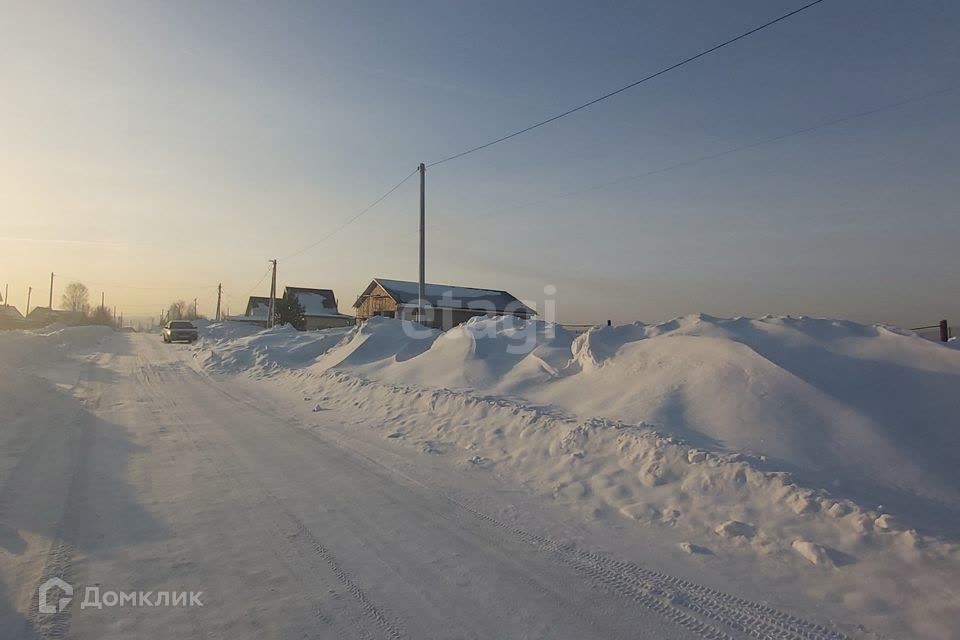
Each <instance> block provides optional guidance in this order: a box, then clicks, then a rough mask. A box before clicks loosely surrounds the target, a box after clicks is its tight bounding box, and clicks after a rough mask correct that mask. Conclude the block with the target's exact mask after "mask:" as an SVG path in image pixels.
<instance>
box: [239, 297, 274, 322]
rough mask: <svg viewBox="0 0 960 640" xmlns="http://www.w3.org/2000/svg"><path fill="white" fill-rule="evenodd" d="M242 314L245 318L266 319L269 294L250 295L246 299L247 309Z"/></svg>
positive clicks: (268, 310)
mask: <svg viewBox="0 0 960 640" xmlns="http://www.w3.org/2000/svg"><path fill="white" fill-rule="evenodd" d="M277 302H279V300H278V301H277ZM243 315H244V317H247V318H262V319H263V320H266V319H267V318H268V317H269V316H270V296H250V299H249V300H247V310H246V312H245V313H244V314H243Z"/></svg>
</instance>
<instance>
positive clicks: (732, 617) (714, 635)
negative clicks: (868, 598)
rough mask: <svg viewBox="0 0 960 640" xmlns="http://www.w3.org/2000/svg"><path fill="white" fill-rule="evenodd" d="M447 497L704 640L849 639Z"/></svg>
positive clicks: (599, 585) (494, 525)
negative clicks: (745, 639)
mask: <svg viewBox="0 0 960 640" xmlns="http://www.w3.org/2000/svg"><path fill="white" fill-rule="evenodd" d="M444 497H445V498H446V500H448V501H449V502H450V503H452V504H454V505H456V506H457V507H459V508H460V509H462V510H464V511H466V512H468V513H470V514H472V515H473V516H474V517H476V518H478V519H480V520H482V521H484V522H486V523H487V524H489V525H491V526H493V527H495V528H498V529H501V530H504V531H507V532H509V533H511V534H512V535H513V536H515V537H516V538H519V539H521V540H523V541H524V542H526V543H528V544H530V545H532V546H534V547H537V548H538V549H541V550H544V551H549V552H552V553H553V554H554V555H555V556H557V558H558V559H559V560H560V561H561V562H563V563H564V564H567V565H569V566H571V567H572V568H574V569H576V570H577V571H578V572H580V573H583V574H585V575H587V576H588V577H589V578H590V579H591V580H592V581H594V583H595V584H596V585H597V586H598V587H600V588H601V589H604V590H605V591H608V592H610V593H613V594H615V595H619V596H623V597H627V598H629V599H631V600H633V601H635V602H637V603H639V604H642V605H644V606H646V607H648V608H650V609H652V610H653V611H655V612H657V613H659V614H660V615H663V616H664V617H666V618H667V619H668V620H670V621H672V622H674V623H676V624H678V625H680V626H682V627H684V628H686V629H688V630H690V631H692V632H694V633H696V634H698V635H700V636H701V637H703V638H706V639H710V640H714V639H715V640H736V638H738V637H742V635H747V636H750V637H753V638H758V639H759V640H768V639H769V640H850V639H849V638H848V636H846V635H844V634H842V633H839V632H835V631H831V630H830V629H828V628H826V627H824V626H823V625H820V624H817V623H814V622H809V621H806V620H803V619H801V618H798V617H796V616H793V615H791V614H788V613H785V612H782V611H779V610H777V609H775V608H773V607H770V606H768V605H764V604H761V603H757V602H751V601H749V600H746V599H744V598H738V597H736V596H732V595H730V594H726V593H723V592H721V591H717V590H716V589H711V588H709V587H705V586H702V585H699V584H696V583H693V582H690V581H688V580H683V579H681V578H677V577H674V576H670V575H668V574H665V573H661V572H659V571H655V570H651V569H644V568H642V567H640V566H638V565H636V564H634V563H632V562H623V561H618V560H614V559H611V558H607V557H605V556H601V555H599V554H596V553H592V552H589V551H584V550H581V549H578V548H576V547H574V546H573V545H563V544H560V543H558V542H556V541H554V540H551V539H550V538H547V537H545V536H540V535H536V534H532V533H529V532H526V531H524V530H522V529H519V528H517V527H512V526H510V525H508V524H506V523H504V522H502V521H500V520H497V519H496V518H494V517H492V516H489V515H487V514H485V513H482V512H480V511H477V510H476V509H473V508H472V507H469V506H468V505H465V504H463V503H461V502H459V501H457V500H455V499H453V498H451V497H449V496H444ZM688 612H689V613H688ZM704 619H706V620H710V621H713V622H717V623H720V624H723V625H724V626H726V627H728V628H729V629H730V630H732V631H733V632H734V633H736V634H737V635H730V633H729V632H728V631H726V630H724V629H722V628H717V627H715V626H712V625H711V624H710V623H709V622H706V621H705V620H704Z"/></svg>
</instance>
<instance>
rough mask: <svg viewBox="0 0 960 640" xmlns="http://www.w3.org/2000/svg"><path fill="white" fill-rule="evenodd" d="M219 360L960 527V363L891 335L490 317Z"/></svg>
mask: <svg viewBox="0 0 960 640" xmlns="http://www.w3.org/2000/svg"><path fill="white" fill-rule="evenodd" d="M418 332H419V333H418ZM206 358H207V361H208V362H209V364H210V365H211V366H214V367H216V368H218V369H220V370H230V371H238V370H254V371H261V372H263V371H265V370H272V369H276V368H277V367H307V366H309V367H310V369H311V371H313V372H315V373H322V372H324V371H328V370H332V369H335V370H337V371H342V372H349V373H351V374H353V375H360V376H363V377H365V378H369V379H373V380H377V381H380V382H384V383H388V384H402V385H404V386H415V387H418V388H423V389H452V390H456V391H462V392H468V393H471V394H475V395H478V396H496V397H498V398H508V399H511V400H512V401H516V402H518V403H519V404H521V405H523V404H528V405H538V406H539V405H546V406H549V407H551V408H552V410H553V411H554V412H560V413H562V414H563V415H564V416H569V417H573V418H576V419H578V420H580V421H590V420H595V419H602V420H609V421H612V422H616V423H620V424H631V425H655V428H656V430H657V431H658V432H659V433H661V434H664V435H667V436H671V437H675V438H681V439H683V440H684V441H685V442H686V443H688V444H690V445H691V446H694V447H697V448H700V449H703V450H707V451H711V452H715V453H718V454H741V455H743V456H746V457H747V458H749V459H750V460H751V463H752V465H753V466H754V467H756V468H758V469H760V470H763V471H784V472H790V473H791V474H792V477H794V478H795V479H796V480H797V481H799V482H802V483H804V484H808V485H810V486H813V487H817V488H823V489H827V490H830V491H831V493H833V494H834V495H837V496H841V497H845V498H851V499H853V500H855V501H857V502H859V503H861V504H866V505H870V506H871V507H877V506H878V505H882V507H880V509H881V510H887V511H894V512H896V513H898V514H900V515H902V516H905V517H907V518H908V519H909V520H910V521H911V522H912V523H913V524H914V526H919V527H921V528H923V529H930V530H934V531H941V532H943V531H946V532H951V533H955V532H957V531H960V474H957V473H956V472H955V470H956V465H957V462H958V461H960V430H958V429H957V428H956V425H957V424H958V423H960V398H958V396H957V395H956V393H955V390H956V389H957V388H958V383H960V354H958V353H957V352H956V351H955V350H952V349H945V348H943V346H942V345H939V344H936V343H932V342H930V341H927V340H923V339H921V338H918V337H916V336H915V335H913V334H911V333H909V332H903V331H899V330H897V329H894V328H890V327H884V326H867V325H861V324H857V323H853V322H846V321H838V320H824V319H814V318H790V317H786V318H783V317H764V318H760V319H749V318H734V319H720V318H713V317H710V316H705V315H696V316H687V317H683V318H677V319H674V320H671V321H669V322H666V323H663V324H658V325H644V324H639V323H638V324H632V325H624V326H618V327H595V328H593V329H591V330H590V331H588V332H587V333H585V334H582V335H579V336H577V335H574V334H572V333H570V332H567V331H565V330H564V329H562V328H561V327H558V326H556V325H552V324H549V323H545V322H542V321H536V320H530V321H523V320H517V319H513V318H475V319H473V320H471V321H470V322H468V323H466V324H464V325H461V326H460V327H457V328H455V329H453V330H451V331H448V332H446V333H443V334H440V333H438V332H435V331H430V330H425V329H423V328H422V327H419V326H418V325H411V324H410V323H405V322H401V321H397V320H389V319H385V318H374V319H371V320H370V321H369V322H367V323H366V324H364V325H363V326H362V327H361V328H359V329H355V328H351V329H338V330H331V331H321V332H310V333H297V332H294V331H292V330H291V329H274V330H272V331H267V332H260V333H256V334H253V335H251V336H247V337H245V338H240V339H236V340H227V341H226V342H225V343H224V344H221V345H219V346H214V347H212V348H210V349H208V355H206Z"/></svg>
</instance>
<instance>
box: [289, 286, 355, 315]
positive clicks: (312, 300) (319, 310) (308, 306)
mask: <svg viewBox="0 0 960 640" xmlns="http://www.w3.org/2000/svg"><path fill="white" fill-rule="evenodd" d="M283 291H284V293H285V294H287V295H290V294H293V295H295V296H297V301H298V302H299V303H300V304H301V305H303V315H305V316H307V317H311V316H339V315H341V314H340V313H339V311H337V298H336V296H334V295H333V290H332V289H311V288H309V287H285V288H284V290H283Z"/></svg>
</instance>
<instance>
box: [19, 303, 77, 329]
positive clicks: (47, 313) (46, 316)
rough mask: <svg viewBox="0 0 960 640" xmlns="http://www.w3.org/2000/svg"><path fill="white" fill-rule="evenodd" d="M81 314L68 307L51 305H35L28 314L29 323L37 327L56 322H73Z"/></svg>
mask: <svg viewBox="0 0 960 640" xmlns="http://www.w3.org/2000/svg"><path fill="white" fill-rule="evenodd" d="M80 316H81V314H79V313H77V312H75V311H68V310H66V309H51V308H50V307H34V308H33V309H31V310H30V313H28V314H27V323H28V324H30V325H32V326H35V327H45V326H47V325H51V324H54V323H56V322H60V323H64V324H72V323H75V322H76V321H77V320H79V319H80Z"/></svg>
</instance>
